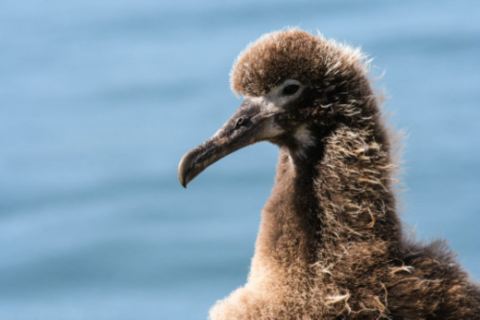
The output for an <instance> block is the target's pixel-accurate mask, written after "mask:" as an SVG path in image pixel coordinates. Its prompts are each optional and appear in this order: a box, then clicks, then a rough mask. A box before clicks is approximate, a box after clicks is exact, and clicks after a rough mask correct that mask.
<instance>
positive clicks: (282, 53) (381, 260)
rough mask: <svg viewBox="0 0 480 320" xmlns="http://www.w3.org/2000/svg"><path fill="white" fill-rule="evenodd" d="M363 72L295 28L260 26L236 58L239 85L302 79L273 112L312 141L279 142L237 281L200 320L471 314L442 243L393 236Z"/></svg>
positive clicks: (347, 54) (264, 86)
mask: <svg viewBox="0 0 480 320" xmlns="http://www.w3.org/2000/svg"><path fill="white" fill-rule="evenodd" d="M368 70H369V69H368V63H367V62H365V58H364V56H362V55H361V54H360V53H359V51H356V50H353V49H350V48H349V47H346V46H344V45H339V44H337V43H335V42H332V41H327V40H325V39H323V38H322V37H321V36H318V37H316V36H313V35H311V34H308V33H306V32H303V31H300V30H287V31H283V32H276V33H272V34H268V35H265V36H263V37H262V38H260V39H259V40H258V41H257V42H255V43H254V44H253V45H251V46H250V47H248V48H247V49H246V51H244V52H243V53H242V54H241V55H240V57H239V58H238V59H237V61H236V64H235V66H234V69H233V71H232V73H231V77H232V89H233V90H234V91H235V92H237V93H239V94H243V95H245V96H260V95H264V94H266V93H267V92H268V91H269V90H270V89H271V88H274V87H275V86H276V85H278V84H279V83H281V82H282V81H284V80H285V79H297V80H299V81H301V82H302V83H305V84H308V85H309V86H310V87H311V88H313V91H312V92H311V93H310V96H311V97H312V99H310V100H308V101H309V105H308V107H303V106H302V105H300V104H299V105H298V106H297V111H296V112H293V113H288V114H285V115H282V117H279V119H278V121H279V122H284V123H301V124H305V125H307V126H308V128H309V129H310V130H311V131H312V132H314V133H315V136H314V137H313V138H314V139H315V142H316V144H315V148H313V149H310V150H309V153H308V156H309V157H308V159H306V160H298V159H294V157H293V155H292V152H291V148H290V149H289V148H288V147H287V146H286V144H282V142H281V141H279V142H278V144H279V145H280V147H281V151H280V157H279V163H278V166H277V176H276V181H275V186H274V188H273V191H272V195H271V197H270V198H269V200H268V202H267V204H266V206H265V208H264V209H263V212H262V222H261V225H260V231H259V234H258V239H257V242H256V247H255V255H254V257H253V260H252V265H251V272H250V275H249V278H248V282H247V283H246V285H245V286H244V287H242V288H239V289H237V290H236V291H234V292H233V293H232V294H231V295H230V296H229V297H227V298H226V299H224V300H222V301H219V302H217V304H216V305H215V306H214V307H213V308H212V310H211V315H210V317H211V319H213V320H220V319H222V320H231V319H272V320H273V319H298V320H307V319H310V320H313V319H405V320H406V319H452V320H453V319H480V289H479V287H478V285H476V284H475V283H473V282H472V281H471V280H470V279H469V276H468V274H467V273H466V272H465V271H464V270H463V269H462V268H461V267H460V266H459V264H458V263H457V262H456V260H455V255H454V254H452V253H451V252H450V251H449V249H448V247H447V246H446V245H445V243H444V242H440V241H437V242H434V243H431V244H427V245H424V244H419V243H414V242H410V241H407V240H405V239H404V237H403V236H402V226H401V223H400V221H399V219H398V217H397V213H396V206H397V205H396V202H395V195H394V192H393V190H394V180H393V175H394V173H395V171H396V169H397V166H396V164H395V163H394V161H393V160H392V156H391V151H390V149H391V148H392V147H391V144H390V139H389V133H388V131H387V129H386V126H385V124H384V123H383V121H382V117H381V114H380V110H379V103H380V102H379V100H378V98H377V97H376V95H375V94H374V93H373V91H372V88H371V86H370V81H369V78H368ZM304 102H305V101H304ZM304 102H299V103H304Z"/></svg>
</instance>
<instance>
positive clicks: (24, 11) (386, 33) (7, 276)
mask: <svg viewBox="0 0 480 320" xmlns="http://www.w3.org/2000/svg"><path fill="white" fill-rule="evenodd" d="M285 26H300V27H301V28H303V29H305V30H309V31H312V32H317V30H319V31H321V32H322V33H323V34H324V35H325V36H326V37H328V38H335V39H337V40H339V41H346V42H347V43H349V44H351V45H353V46H361V47H362V49H363V51H365V52H367V53H368V54H369V55H370V56H371V57H373V58H374V65H376V66H377V68H376V69H374V70H373V72H374V74H375V75H377V76H378V75H381V74H383V73H384V72H385V74H384V76H383V79H382V80H380V81H379V82H377V86H379V87H384V88H386V90H387V92H388V96H389V97H390V100H389V101H388V102H387V103H386V104H387V106H388V107H389V109H390V110H391V111H393V113H395V114H394V116H393V118H392V121H391V122H392V123H393V124H395V125H396V126H397V127H398V128H404V129H406V132H407V135H408V140H407V143H406V145H405V148H404V154H405V155H404V160H405V164H404V168H405V173H404V175H403V178H404V181H405V185H404V187H405V188H406V189H407V191H405V192H404V193H403V194H402V197H403V209H402V212H403V219H404V221H406V222H407V223H408V224H410V225H411V226H413V227H414V229H415V230H416V232H417V236H418V237H419V238H424V239H432V238H436V237H445V238H447V239H448V241H449V243H450V244H451V247H452V248H453V250H454V251H456V252H458V253H459V260H460V261H461V262H462V264H463V265H464V266H465V268H467V269H468V270H469V271H470V272H471V274H472V276H473V277H475V278H477V279H478V278H479V277H480V234H479V227H480V106H479V104H480V90H479V89H480V2H479V1H474V0H471V1H453V0H452V1H425V0H415V1H413V0H404V1H381V0H376V1H375V0H368V1H366V0H363V1H353V0H350V1H335V0H330V1H311V2H309V1H279V0H277V1H253V0H236V1H212V0H208V1H193V0H189V1H158V0H157V1H153V0H138V1H133V0H128V1H127V0H117V1H112V0H110V1H96V0H84V1H60V0H44V1H31V0H25V1H13V0H5V1H2V2H1V3H0V181H1V184H0V319H1V320H3V319H5V320H10V319H11V320H15V319H19V320H20V319H21V320H24V319H25V320H27V319H32V320H33V319H38V320H40V319H42V320H43V319H45V320H57V319H58V320H77V319H88V320H95V319H98V320H109V319H111V320H122V319H125V320H129V319H143V320H147V319H205V318H206V317H207V313H208V309H209V308H210V307H211V306H212V305H213V304H214V302H215V301H216V300H217V299H220V298H223V297H224V296H226V295H227V294H228V293H229V292H231V291H232V290H234V289H235V288H237V287H239V286H241V285H242V284H244V282H245V279H246V276H247V273H248V268H249V263H250V259H251V257H252V255H253V249H254V241H255V237H256V234H257V230H258V225H259V221H260V211H261V209H262V206H263V205H264V203H265V201H266V199H267V198H268V196H269V193H270V190H271V187H272V185H273V179H274V175H275V164H276V161H277V155H278V150H277V149H276V147H274V146H271V145H269V144H267V143H262V144H258V145H255V146H252V147H249V148H246V149H243V150H241V151H239V152H237V153H235V154H232V155H230V156H229V157H227V158H226V159H223V160H221V161H220V162H218V163H216V164H215V165H214V166H212V167H211V168H209V169H208V170H206V171H205V172H204V173H203V174H202V175H201V176H199V177H198V178H197V179H196V180H195V181H193V182H192V183H191V185H189V187H188V189H187V190H184V189H183V188H182V187H181V186H180V184H179V183H178V181H177V164H178V161H179V160H180V158H181V156H182V155H183V154H184V153H185V152H186V151H188V150H189V149H191V148H193V147H194V146H196V145H198V144H199V143H201V142H202V141H203V140H205V139H207V138H208V137H209V136H211V135H212V134H213V133H214V132H215V131H216V130H217V129H218V128H219V127H220V126H221V125H222V124H223V123H224V122H225V120H226V119H228V117H229V116H230V115H231V114H232V113H233V112H234V110H235V109H236V107H237V106H238V105H239V104H240V103H241V99H238V98H237V97H235V95H234V94H233V93H232V92H231V91H230V89H229V75H228V74H229V71H230V68H231V66H232V63H233V60H234V58H235V57H236V56H237V54H238V53H239V52H240V51H241V50H242V49H243V48H244V47H245V46H246V45H247V44H248V43H249V42H250V41H253V40H255V39H257V38H258V37H259V36H260V35H262V34H263V33H266V32H270V31H273V30H278V29H282V28H283V27H285Z"/></svg>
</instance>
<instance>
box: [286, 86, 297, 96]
mask: <svg viewBox="0 0 480 320" xmlns="http://www.w3.org/2000/svg"><path fill="white" fill-rule="evenodd" d="M298 89H300V86H299V85H298V84H289V85H288V86H286V87H285V88H283V90H282V94H283V95H284V96H291V95H294V94H295V93H296V92H297V91H298Z"/></svg>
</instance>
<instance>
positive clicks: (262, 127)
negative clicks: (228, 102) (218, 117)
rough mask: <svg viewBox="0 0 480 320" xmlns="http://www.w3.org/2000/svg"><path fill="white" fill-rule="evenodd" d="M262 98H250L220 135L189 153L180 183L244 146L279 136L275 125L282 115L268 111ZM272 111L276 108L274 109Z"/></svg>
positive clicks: (184, 157) (218, 133) (184, 184)
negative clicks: (277, 117) (278, 115)
mask: <svg viewBox="0 0 480 320" xmlns="http://www.w3.org/2000/svg"><path fill="white" fill-rule="evenodd" d="M265 105H266V103H265V100H264V99H262V98H250V97H247V98H245V100H244V101H243V103H242V105H241V106H240V107H239V108H238V109H237V111H236V112H235V113H234V114H233V115H232V117H231V118H230V119H229V120H228V121H227V123H225V125H223V127H222V128H220V130H218V132H217V133H216V134H215V135H214V136H213V137H211V138H210V139H208V140H207V141H205V142H204V143H202V144H201V145H199V146H198V147H196V148H195V149H193V150H191V151H189V152H187V153H186V154H185V155H184V156H183V158H182V160H180V164H179V165H178V180H180V183H181V184H182V186H184V187H185V188H186V187H187V184H188V183H189V182H190V181H192V180H193V179H194V178H195V177H196V176H198V175H199V174H200V173H201V172H202V171H203V170H205V169H206V168H207V167H208V166H210V165H211V164H213V163H214V162H216V161H218V160H220V159H221V158H223V157H225V156H227V155H229V154H230V153H232V152H235V151H237V150H238V149H241V148H243V147H246V146H248V145H251V144H254V143H256V142H259V141H264V140H268V139H269V138H273V137H274V136H275V135H277V134H279V132H280V129H279V127H278V126H277V125H276V124H275V122H274V116H275V115H276V114H278V113H276V112H274V111H268V109H267V108H265ZM270 109H272V108H270Z"/></svg>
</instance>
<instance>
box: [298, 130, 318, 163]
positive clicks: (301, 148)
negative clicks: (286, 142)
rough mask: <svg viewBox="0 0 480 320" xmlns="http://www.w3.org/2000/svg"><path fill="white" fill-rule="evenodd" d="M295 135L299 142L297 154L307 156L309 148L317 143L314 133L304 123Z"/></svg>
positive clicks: (301, 156)
mask: <svg viewBox="0 0 480 320" xmlns="http://www.w3.org/2000/svg"><path fill="white" fill-rule="evenodd" d="M293 136H294V138H295V140H296V141H297V144H298V149H297V150H295V151H296V152H295V153H296V155H297V156H299V157H300V158H305V157H306V151H307V149H308V148H310V147H313V146H314V145H315V144H316V141H315V139H314V137H313V135H312V133H311V132H310V131H309V130H308V129H307V126H306V125H303V126H301V127H299V128H298V129H297V131H295V134H294V135H293Z"/></svg>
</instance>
